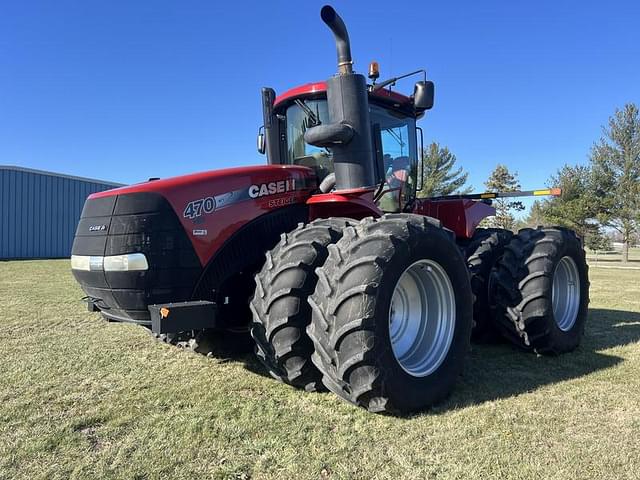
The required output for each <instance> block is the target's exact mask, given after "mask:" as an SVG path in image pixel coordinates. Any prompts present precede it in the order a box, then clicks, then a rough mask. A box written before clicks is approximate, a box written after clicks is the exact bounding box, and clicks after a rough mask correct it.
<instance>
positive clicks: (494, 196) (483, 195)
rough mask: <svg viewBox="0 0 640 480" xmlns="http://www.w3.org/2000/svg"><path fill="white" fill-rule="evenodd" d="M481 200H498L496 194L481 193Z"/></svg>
mask: <svg viewBox="0 0 640 480" xmlns="http://www.w3.org/2000/svg"><path fill="white" fill-rule="evenodd" d="M480 198H496V194H495V193H481V194H480Z"/></svg>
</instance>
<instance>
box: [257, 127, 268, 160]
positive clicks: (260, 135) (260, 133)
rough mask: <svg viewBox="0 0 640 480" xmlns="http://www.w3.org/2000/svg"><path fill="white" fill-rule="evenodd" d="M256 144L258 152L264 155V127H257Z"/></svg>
mask: <svg viewBox="0 0 640 480" xmlns="http://www.w3.org/2000/svg"><path fill="white" fill-rule="evenodd" d="M256 145H257V147H258V153H261V154H263V155H264V152H265V151H266V149H267V148H266V147H267V145H266V143H265V141H264V127H260V128H259V129H258V138H257V139H256Z"/></svg>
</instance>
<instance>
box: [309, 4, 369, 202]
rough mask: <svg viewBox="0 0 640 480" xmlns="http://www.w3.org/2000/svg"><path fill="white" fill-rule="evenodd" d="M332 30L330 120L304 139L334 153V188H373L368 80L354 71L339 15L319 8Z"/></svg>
mask: <svg viewBox="0 0 640 480" xmlns="http://www.w3.org/2000/svg"><path fill="white" fill-rule="evenodd" d="M320 16H321V18H322V20H323V21H324V22H325V23H326V24H327V26H328V27H329V28H330V29H331V31H332V32H333V35H334V37H335V42H336V52H337V54H338V74H337V75H334V76H333V77H331V78H329V79H328V80H327V104H328V107H329V123H327V124H324V125H318V126H315V127H312V128H309V129H308V130H307V131H306V132H305V134H304V140H305V142H307V143H308V144H310V145H315V146H317V147H326V148H328V149H330V150H331V152H332V153H333V165H334V170H335V175H336V190H353V189H361V188H371V187H375V186H376V185H377V184H378V183H379V180H380V179H378V178H376V173H375V172H376V165H375V155H374V149H373V142H372V141H371V121H370V119H369V98H368V93H367V81H366V79H365V77H364V76H363V75H360V74H356V73H353V69H352V64H353V61H352V59H351V45H350V43H349V34H348V33H347V28H346V27H345V25H344V22H343V21H342V18H340V16H339V15H338V14H337V13H336V11H335V10H334V9H333V8H332V7H330V6H329V5H325V6H324V7H322V10H321V11H320Z"/></svg>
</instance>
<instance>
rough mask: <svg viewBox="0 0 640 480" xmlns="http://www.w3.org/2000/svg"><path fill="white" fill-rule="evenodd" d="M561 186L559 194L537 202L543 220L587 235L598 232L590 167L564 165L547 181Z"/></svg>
mask: <svg viewBox="0 0 640 480" xmlns="http://www.w3.org/2000/svg"><path fill="white" fill-rule="evenodd" d="M548 184H549V186H551V187H559V188H561V189H562V195H561V196H559V197H553V198H550V199H548V200H545V201H544V202H542V203H541V209H542V215H543V216H544V218H545V220H547V221H548V222H549V223H553V224H555V225H563V226H565V227H569V228H571V229H573V230H575V231H576V232H577V233H578V235H581V236H582V237H588V236H589V235H593V234H595V233H596V232H598V231H599V226H598V224H597V221H596V220H595V219H596V217H597V215H598V212H599V210H600V207H599V202H598V199H597V197H596V192H595V189H594V185H593V175H592V173H591V169H590V168H589V167H588V166H584V165H576V166H571V165H564V166H563V167H562V168H560V169H559V170H558V172H557V173H556V174H555V175H552V176H551V178H550V179H549V182H548Z"/></svg>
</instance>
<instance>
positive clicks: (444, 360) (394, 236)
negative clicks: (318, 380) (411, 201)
mask: <svg viewBox="0 0 640 480" xmlns="http://www.w3.org/2000/svg"><path fill="white" fill-rule="evenodd" d="M421 271H422V273H421ZM317 272H318V284H317V287H316V290H315V292H314V294H313V295H312V297H311V298H310V299H309V303H310V304H311V308H312V309H313V318H312V322H311V325H309V327H308V329H307V332H308V333H309V336H310V337H311V339H312V340H313V343H314V346H315V353H314V354H313V357H312V360H313V362H314V364H315V365H316V366H317V367H318V369H319V370H321V371H322V373H323V383H324V384H325V385H326V386H327V388H329V390H331V391H333V392H334V393H336V394H337V395H338V396H340V397H341V398H343V399H344V400H346V401H348V402H350V403H353V404H356V405H359V406H362V407H364V408H366V409H368V410H369V411H371V412H385V413H408V412H413V411H417V410H422V409H424V408H426V407H429V406H431V405H433V404H434V403H436V402H438V401H440V400H442V399H443V398H445V397H446V396H447V395H448V394H449V392H450V391H451V389H452V387H453V385H454V383H455V381H456V380H457V377H458V375H459V374H460V372H461V371H462V366H463V361H464V357H465V355H466V353H467V351H468V349H469V337H470V334H471V322H472V295H471V287H470V285H469V277H468V274H467V268H466V265H465V261H464V258H463V256H462V254H461V252H460V250H459V249H458V247H457V246H456V244H455V243H454V239H453V236H452V235H451V232H449V231H447V230H445V229H444V228H442V227H441V226H440V222H438V221H437V220H434V219H431V218H428V217H422V216H417V215H409V214H393V215H385V216H383V217H382V218H380V219H372V218H366V219H364V220H362V221H361V222H360V223H359V224H357V225H355V226H353V227H347V228H345V230H344V234H343V237H342V239H341V240H340V241H338V242H337V243H336V244H335V245H330V246H329V257H328V258H327V261H326V262H325V263H324V265H323V266H322V267H320V268H318V269H317ZM416 296H417V297H420V298H425V297H426V296H428V297H429V299H428V300H429V308H428V309H427V305H426V304H425V302H417V303H416V302H415V301H414V300H413V299H414V298H415V297H416ZM398 321H399V322H400V324H398V323H396V322H398ZM429 321H431V323H429ZM431 325H433V326H435V328H434V327H433V326H431ZM407 332H408V333H407ZM412 332H418V333H412ZM409 333H412V334H411V335H409ZM405 340H407V341H405Z"/></svg>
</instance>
